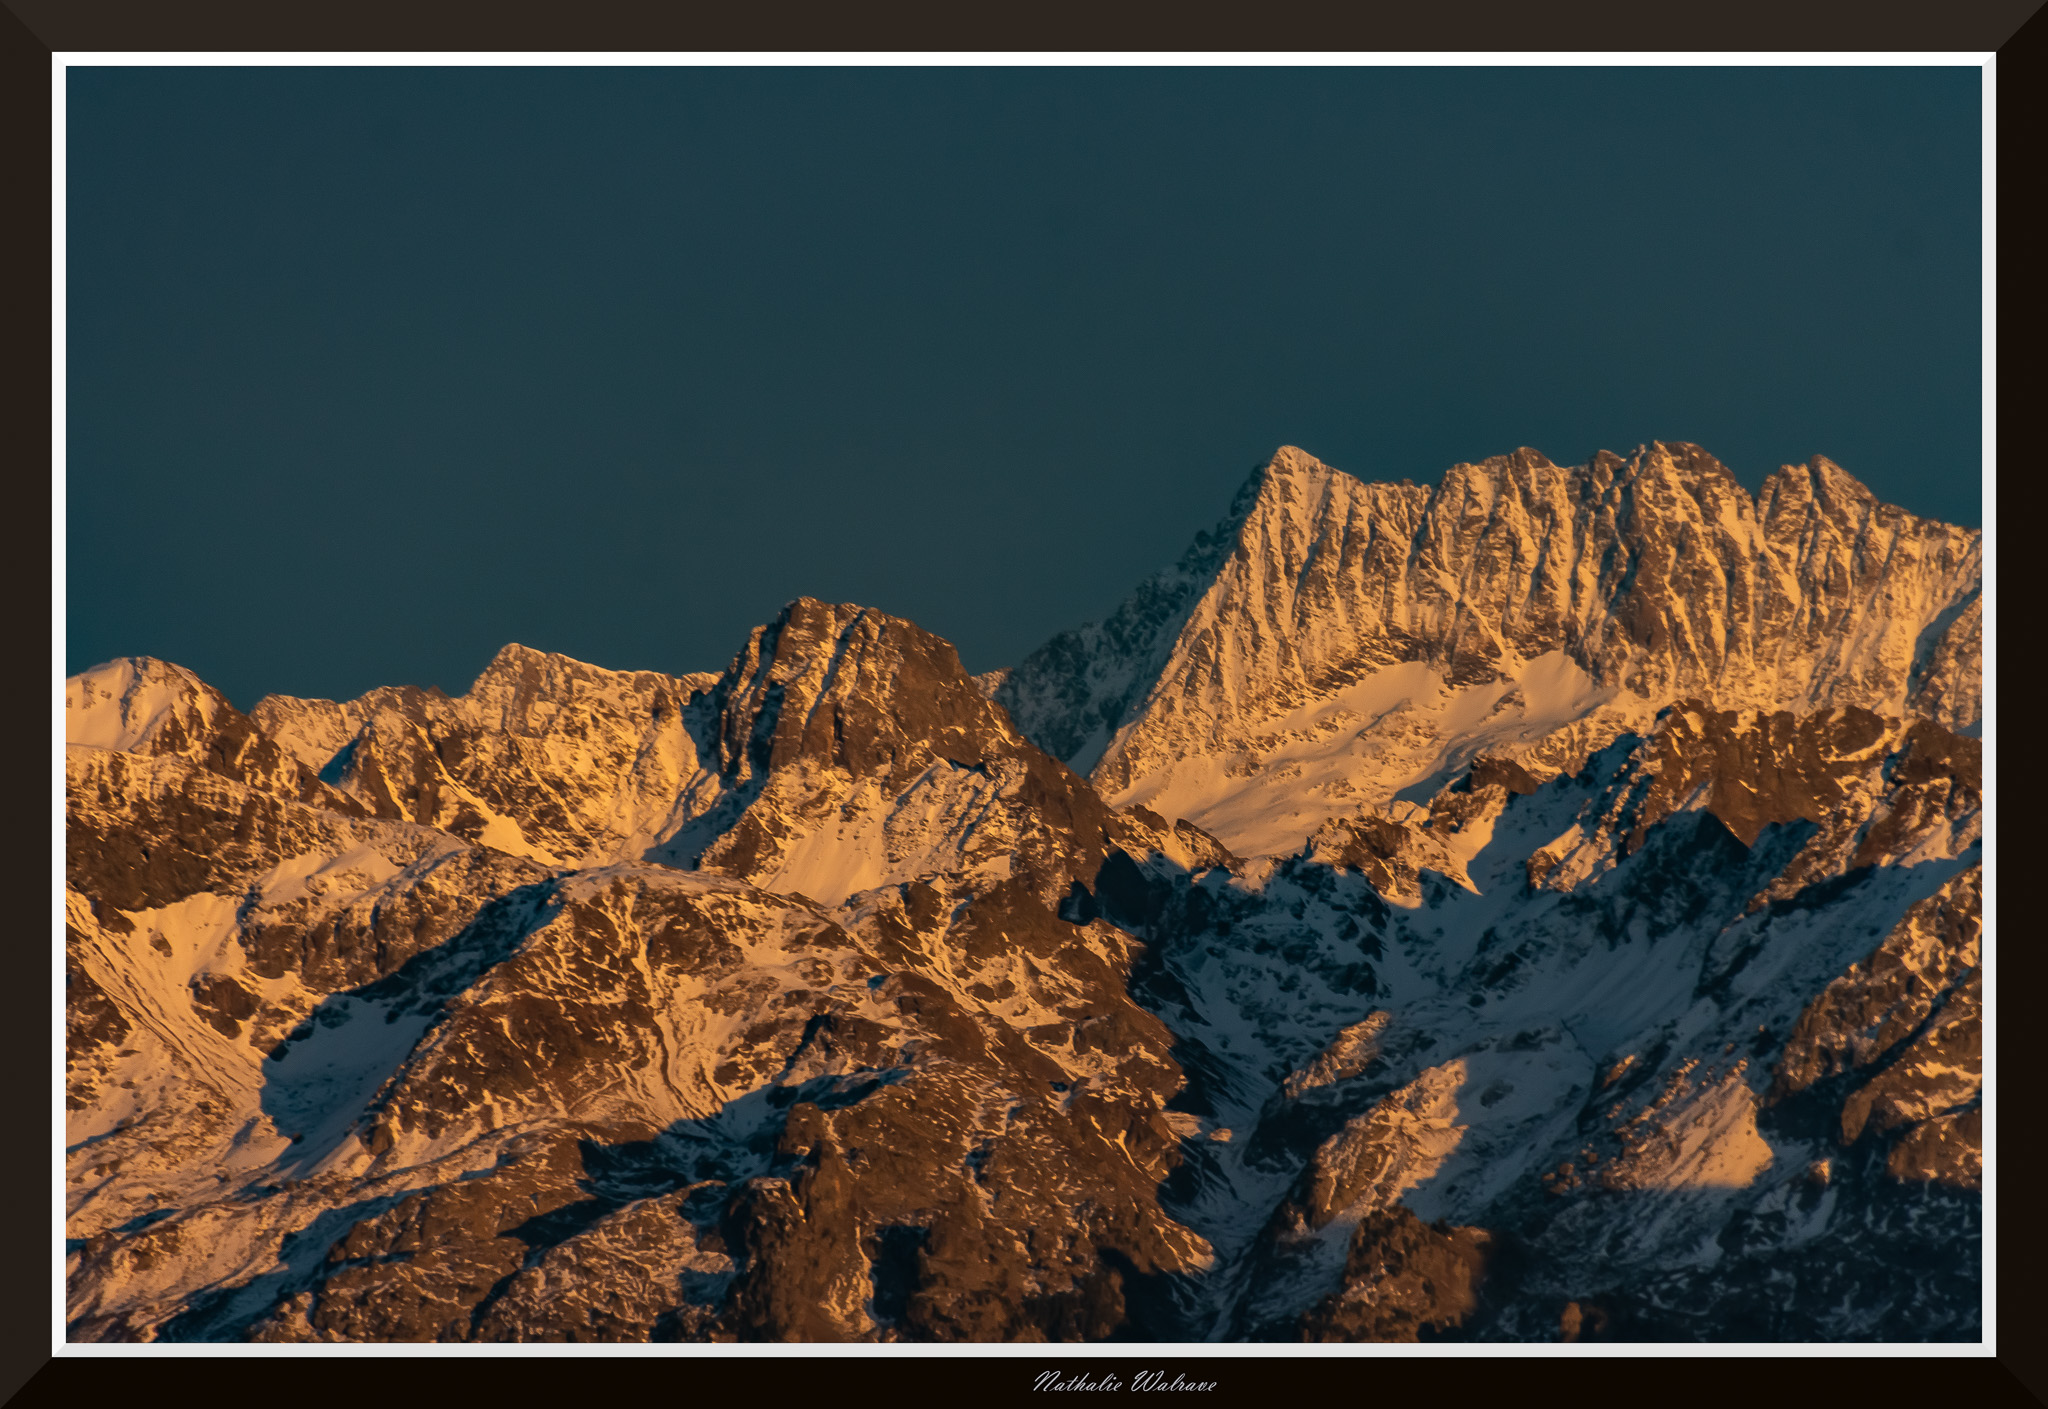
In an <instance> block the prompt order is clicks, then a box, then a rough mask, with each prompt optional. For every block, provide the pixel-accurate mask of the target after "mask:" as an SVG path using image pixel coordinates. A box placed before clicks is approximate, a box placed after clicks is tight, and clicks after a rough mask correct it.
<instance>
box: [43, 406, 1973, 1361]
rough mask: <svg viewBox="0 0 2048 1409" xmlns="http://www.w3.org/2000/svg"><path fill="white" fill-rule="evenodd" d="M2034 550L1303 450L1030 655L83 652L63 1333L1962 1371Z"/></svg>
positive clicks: (1652, 487) (1631, 475) (1775, 491)
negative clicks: (1244, 1342) (478, 663)
mask: <svg viewBox="0 0 2048 1409" xmlns="http://www.w3.org/2000/svg"><path fill="white" fill-rule="evenodd" d="M1977 551H1978V547H1977V539H1976V536H1975V535H1974V534H1969V533H1965V532H1963V531H1961V530H1957V529H1952V528H1949V527H1946V526H1943V525H1938V524H1928V523H1925V522H1922V521H1919V520H1914V519H1911V518H1910V517H1908V516H1905V515H1902V514H1900V513H1899V512H1898V511H1897V510H1893V509H1889V508H1886V507H1885V506H1882V505H1878V504H1876V503H1875V502H1874V501H1872V500H1871V499H1870V496H1869V495H1868V494H1867V493H1864V492H1863V491H1862V490H1861V489H1860V487H1858V486H1856V485H1855V484H1854V482H1853V481H1851V480H1849V479H1848V478H1847V476H1845V475H1843V474H1842V473H1841V472H1840V471H1839V470H1837V469H1835V468H1834V467H1833V466H1831V465H1828V464H1827V463H1826V462H1824V461H1823V462H1816V463H1815V464H1814V465H1813V466H1809V467H1804V468H1801V469H1798V470H1786V471H1781V472H1780V474H1779V475H1777V476H1775V477H1774V478H1773V479H1772V480H1771V482H1770V483H1769V484H1768V485H1767V486H1766V488H1765V491H1764V493H1763V494H1762V495H1760V496H1757V497H1755V498H1752V497H1751V496H1749V495H1747V494H1745V493H1743V492H1742V491H1741V489H1740V488H1739V487H1738V486H1736V485H1735V484H1734V483H1733V481H1732V480H1731V479H1730V478H1729V477H1728V476H1727V474H1726V472H1725V471H1724V470H1722V469H1721V467H1720V466H1718V465H1717V464H1715V463H1714V462H1713V461H1712V460H1711V459H1710V458H1708V457H1706V456H1705V455H1704V454H1703V453H1702V452H1698V451H1696V450H1694V449H1693V448H1692V447H1686V446H1654V447H1651V448H1650V449H1648V450H1645V451H1643V452H1639V453H1638V455H1637V456H1635V457H1634V458H1633V459H1631V460H1627V461H1623V460H1620V459H1618V458H1616V457H1612V456H1603V457H1600V458H1598V459H1596V460H1595V461H1594V462H1592V463H1591V464H1589V465H1587V466H1581V467H1578V468H1576V469H1560V468H1558V467H1555V466H1551V465H1549V464H1548V463H1547V462H1545V461H1543V460H1542V458H1541V457H1540V456H1536V455H1534V454H1533V453H1532V452H1518V453H1517V454H1516V455H1514V456H1510V457H1505V458H1503V459H1500V460H1494V461H1488V462H1487V463H1486V464H1485V465H1481V466H1460V467H1458V468H1456V469H1455V470H1453V471H1452V472H1451V473H1450V474H1448V475H1447V476H1446V477H1445V480H1444V483H1443V484H1442V485H1441V486H1439V487H1438V488H1437V489H1434V490H1427V489H1420V488H1416V487H1414V486H1393V485H1363V484H1360V483H1358V482H1357V481H1353V480H1350V479H1348V478H1347V477H1345V476H1342V475H1338V474H1336V473H1335V472H1334V471H1329V470H1327V469H1326V468H1324V467H1322V466H1320V465H1317V464H1316V463H1315V462H1314V461H1312V460H1310V459H1308V457H1306V456H1302V455H1300V454H1299V452H1292V451H1283V452H1282V453H1281V455H1280V456H1278V457H1276V459H1275V460H1274V462H1273V463H1272V464H1271V465H1269V466H1267V467H1266V468H1265V469H1264V470H1262V471H1261V473H1259V474H1258V475H1255V476H1254V478H1253V479H1252V481H1251V482H1250V483H1249V484H1247V485H1246V487H1245V489H1244V491H1243V493H1241V494H1240V495H1239V497H1238V500H1237V502H1236V504H1235V505H1234V506H1233V509H1232V512H1231V516H1230V517H1229V518H1228V519H1227V520H1226V521H1225V523H1224V525H1223V526H1222V527H1221V528H1220V529H1219V530H1218V531H1217V532H1215V533H1212V534H1207V535H1204V536H1203V537H1202V538H1201V539H1199V540H1198V542H1197V544H1196V545H1195V547H1194V548H1193V549H1191V550H1190V552H1189V554H1188V555H1187V557H1186V558H1184V559H1183V561H1182V563H1181V564H1180V565H1179V566H1178V567H1176V568H1175V569H1174V570H1173V571H1171V572H1169V573H1167V574H1163V575H1162V576H1160V577H1158V578H1155V579H1154V580H1153V581H1152V582H1150V583H1148V584H1146V585H1145V586H1144V587H1143V588H1141V589H1140V591H1139V593H1138V595H1137V596H1136V597H1134V598H1133V599H1132V602H1131V603H1129V604H1127V605H1126V607H1125V608H1124V609H1123V610H1122V611H1120V612H1119V613H1118V614H1117V615H1116V616H1115V617H1114V618H1112V619H1111V621H1109V622H1107V623H1104V624H1103V625H1102V626H1100V627H1090V628H1086V629H1084V630H1082V631H1079V632H1073V633H1068V634H1067V635H1066V636H1064V637H1062V638H1060V639H1059V640H1058V641H1056V642H1054V643H1053V644H1052V645H1050V646H1048V647H1047V648H1046V649H1045V650H1044V651H1041V652H1039V653H1038V654H1037V655H1036V656H1034V657H1033V658H1032V660H1031V661H1027V662H1025V663H1024V664H1023V665H1022V666H1020V667H1018V668H1017V669H1016V670H1014V671H1011V672H1008V673H1003V672H997V673H995V674H993V675H991V676H984V677H979V678H976V677H969V676H967V675H966V674H965V673H964V672H963V671H962V670H961V668H960V664H959V661H958V658H957V656H956V655H955V653H954V651H953V649H952V647H950V646H949V645H947V644H946V643H945V642H944V641H941V640H939V639H938V638H936V637H934V636H932V635H930V634H929V633H927V632H924V631H922V630H920V629H919V628H917V627H916V626H914V625H912V624H911V623H909V622H905V621H902V620H900V619H896V618H892V617H889V616H887V615H885V614H882V613H878V612H875V611H872V610H869V609H865V608H861V607H857V606H850V605H833V604H828V603H822V602H816V601H812V600H809V599H803V600H799V601H796V602H793V603H791V604H790V605H789V607H788V608H786V609H785V610H784V611H783V612H782V613H781V614H780V615H779V616H778V617H777V618H776V620H774V621H772V622H769V623H767V624H765V625H763V626H762V627H760V628H758V629H756V630H755V631H754V632H752V633H751V634H750V636H749V638H748V640H747V642H746V643H745V645H744V646H743V647H742V648H741V650H740V651H739V652H738V654H737V655H736V656H735V658H734V659H733V661H732V662H731V664H730V665H729V666H728V667H727V668H726V669H725V670H724V671H722V672H719V673H717V674H697V675H676V676H670V675H661V674H656V673H652V672H614V671H608V670H603V669H600V668H598V667H595V666H589V665H585V664H582V663H580V662H576V661H571V660H568V659H566V658H564V657H560V656H549V655H543V654H541V653H538V652H534V651H529V650H525V649H523V648H520V647H516V646H512V647H507V648H506V649H505V650H504V651H503V652H501V653H500V654H499V656H498V658H497V659H496V660H495V661H493V663H492V664H491V666H490V668H489V669H488V670H486V671H485V672H484V674H483V675H482V676H480V677H479V679H478V680H477V682H476V683H475V685H474V686H472V688H471V689H470V690H469V691H468V692H467V693H466V694H464V695H463V696H461V697H459V698H453V699H451V698H448V697H446V696H443V695H440V694H438V693H437V692H432V691H419V690H412V689H385V690H377V691H372V692H371V693H370V694H368V695H365V696H363V697H362V698H361V699H358V700H354V701H348V702H331V701H311V700H293V699H286V698H283V697H271V698H269V699H266V700H264V701H263V702H262V703H261V704H259V705H258V706H257V708H256V709H255V710H254V711H252V713H251V714H250V715H249V716H243V715H242V714H240V713H238V712H237V711H235V710H234V709H233V708H232V707H231V706H230V705H229V704H228V702H227V701H226V700H225V699H223V698H222V697H221V696H220V695H219V694H218V693H217V692H215V691H213V690H212V689H210V688H209V687H208V686H206V685H205V684H204V682H202V681H200V680H198V679H197V678H196V677H195V676H192V675H191V674H190V673H189V672H187V671H184V670H182V669H180V668H178V667H175V666H171V665H167V664H165V663H163V662H160V661H153V660H147V659H138V660H131V661H122V662H114V663H111V664H109V665H107V666H105V667H102V668H100V669H97V670H94V671H91V672H87V673H86V674H85V675H82V676H79V677H76V678H75V679H73V680H72V681H70V682H68V685H67V715H66V723H67V730H68V736H69V739H70V744H71V746H70V747H69V748H68V750H67V799H66V801H67V824H68V832H67V857H66V861H67V871H66V878H67V892H66V923H67V946H66V1022H67V1053H66V1056H67V1073H66V1076H67V1104H68V1112H67V1119H68V1122H69V1134H68V1137H67V1146H68V1148H67V1175H66V1179H67V1185H66V1194H67V1217H68V1221H69V1227H68V1230H67V1233H68V1241H67V1271H68V1298H69V1310H68V1315H69V1327H70V1332H69V1333H70V1334H71V1336H72V1337H73V1338H75V1339H81V1340H86V1339H90V1340H198V1341H236V1340H260V1341H346V1340H353V1341H369V1342H379V1341H393V1340H444V1341H457V1340H475V1341H506V1340H608V1341H619V1340H625V1341H646V1340H677V1339H683V1340H814V1341H902V1340H926V1341H930V1340H1002V1341H1018V1340H1102V1339H1110V1338H1122V1339H1139V1340H1180V1339H1186V1340H1205V1339H1217V1338H1224V1339H1242V1338H1249V1339H1260V1340H1271V1339H1277V1340H1289V1341H1299V1340H1303V1339H1307V1340H1314V1341H1332V1340H1360V1339H1366V1340H1407V1339H1416V1338H1420V1337H1425V1336H1428V1337H1456V1338H1469V1339H1501V1340H1532V1339H1534V1340H1549V1339H1558V1340H1600V1339H1633V1340H1678V1341H1685V1340H1702V1339H1705V1340H1715V1339H1719V1340H1729V1339H1736V1340H1749V1339H1787V1340H1802V1339H1871V1338H1883V1339H1929V1338H1932V1339H1970V1338H1972V1337H1973V1336H1975V1335H1977V1334H1979V1333H1980V1331H1981V1324H1982V1323H1981V1315H1980V1310H1979V1302H1978V1295H1979V1291H1980V1287H1981V1278H1980V1260H1979V1252H1978V1239H1979V1237H1980V1233H1981V1223H1982V1218H1981V1207H1980V1185H1981V1182H1982V1149H1983V1143H1982V1122H1983V1118H1984V1091H1983V1084H1982V1079H1981V1045H1982V1037H1981V1034H1982V1024H1983V1003H1984V994H1985V991H1986V985H1985V983H1984V972H1985V965H1986V963H1987V962H1988V959H1987V950H1988V948H1989V945H1988V943H1987V935H1986V933H1985V929H1984V922H1983V902H1982V896H1983V890H1984V876H1983V860H1982V858H1983V850H1984V836H1983V832H1984V811H1983V795H1984V786H1985V784H1984V778H1983V776H1982V747H1981V745H1980V744H1979V743H1978V741H1977V739H1976V738H1975V737H1973V735H1974V731H1975V723H1976V718H1977V710H1978V707H1979V706H1978V700H1979V693H1980V690H1979V684H1978V670H1979V664H1978V652H1979V649H1980V640H1979V636H1980V633H1981V618H1980V615H1979V612H1980V608H1979V605H1978V598H1977V595H1976V592H1977V585H1976V582H1977V579H1976V574H1977V571H1978V568H1977ZM1033 740H1037V741H1039V742H1038V743H1034V742H1033ZM1040 744H1044V745H1046V746H1047V748H1045V749H1041V747H1040V746H1039V745H1040ZM1055 754H1057V755H1059V756H1057V757H1056V756H1055ZM1062 757H1063V758H1065V759H1067V760H1068V762H1062V761H1061V758H1062ZM1069 762H1070V763H1072V764H1074V765H1075V766H1086V767H1089V768H1091V769H1092V770H1093V777H1092V780H1091V779H1090V778H1084V777H1083V776H1081V775H1080V774H1078V773H1076V772H1075V771H1073V770H1072V769H1071V768H1070V767H1069V766H1068V763H1069ZM1105 792H1108V793H1109V794H1110V795H1109V796H1105ZM1113 804H1116V805H1113ZM1247 858H1248V859H1247Z"/></svg>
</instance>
